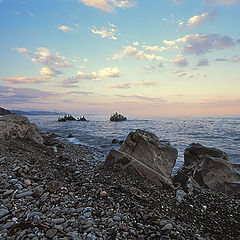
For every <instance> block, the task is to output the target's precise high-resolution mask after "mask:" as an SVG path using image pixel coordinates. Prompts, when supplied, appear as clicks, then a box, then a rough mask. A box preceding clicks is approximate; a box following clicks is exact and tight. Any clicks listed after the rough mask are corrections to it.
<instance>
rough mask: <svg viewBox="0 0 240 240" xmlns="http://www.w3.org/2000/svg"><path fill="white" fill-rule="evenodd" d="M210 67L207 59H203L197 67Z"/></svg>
mask: <svg viewBox="0 0 240 240" xmlns="http://www.w3.org/2000/svg"><path fill="white" fill-rule="evenodd" d="M208 65H209V62H208V60H207V59H201V60H200V61H199V62H198V64H197V67H204V66H208Z"/></svg>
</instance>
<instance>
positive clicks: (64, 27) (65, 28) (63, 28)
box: [58, 25, 74, 32]
mask: <svg viewBox="0 0 240 240" xmlns="http://www.w3.org/2000/svg"><path fill="white" fill-rule="evenodd" d="M58 29H59V30H61V31H63V32H71V31H74V30H73V29H72V28H70V27H68V26H65V25H62V26H60V27H58Z"/></svg>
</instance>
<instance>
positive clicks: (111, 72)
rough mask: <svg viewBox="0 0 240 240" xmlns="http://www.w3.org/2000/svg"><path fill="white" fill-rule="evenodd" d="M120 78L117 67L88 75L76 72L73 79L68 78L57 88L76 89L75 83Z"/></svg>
mask: <svg viewBox="0 0 240 240" xmlns="http://www.w3.org/2000/svg"><path fill="white" fill-rule="evenodd" d="M118 77H120V71H119V69H118V68H117V67H113V68H110V67H106V68H103V69H100V70H99V71H98V72H95V71H92V73H90V74H86V73H83V72H81V71H78V72H77V75H76V76H74V77H70V78H67V79H65V80H64V81H63V82H62V83H61V84H59V85H58V86H60V87H76V86H77V85H75V84H76V83H78V82H79V81H81V80H99V79H101V78H118Z"/></svg>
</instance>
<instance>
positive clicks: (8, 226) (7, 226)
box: [3, 222, 14, 229]
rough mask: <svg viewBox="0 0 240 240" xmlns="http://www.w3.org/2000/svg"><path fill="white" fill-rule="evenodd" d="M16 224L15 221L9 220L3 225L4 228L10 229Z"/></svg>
mask: <svg viewBox="0 0 240 240" xmlns="http://www.w3.org/2000/svg"><path fill="white" fill-rule="evenodd" d="M13 225H14V222H7V223H6V224H4V225H3V229H4V228H5V229H9V228H11V227H12V226H13Z"/></svg>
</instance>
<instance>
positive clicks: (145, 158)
mask: <svg viewBox="0 0 240 240" xmlns="http://www.w3.org/2000/svg"><path fill="white" fill-rule="evenodd" d="M176 158H177V149H175V148H173V147H171V145H170V143H169V142H166V141H160V140H159V139H158V137H157V136H156V135H155V134H153V133H149V132H147V131H143V130H136V131H135V132H131V133H129V135H128V137H127V138H126V140H125V141H124V142H123V144H122V146H121V148H120V150H119V151H118V150H115V149H113V150H111V151H110V152H109V154H108V156H107V158H106V160H105V167H106V168H111V167H115V168H117V169H122V170H126V171H127V172H132V171H133V172H137V173H138V174H140V175H141V176H143V177H145V178H147V179H149V180H151V181H152V182H154V183H156V184H158V185H160V186H163V185H165V186H172V180H171V173H172V169H173V167H174V165H175V163H176Z"/></svg>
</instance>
